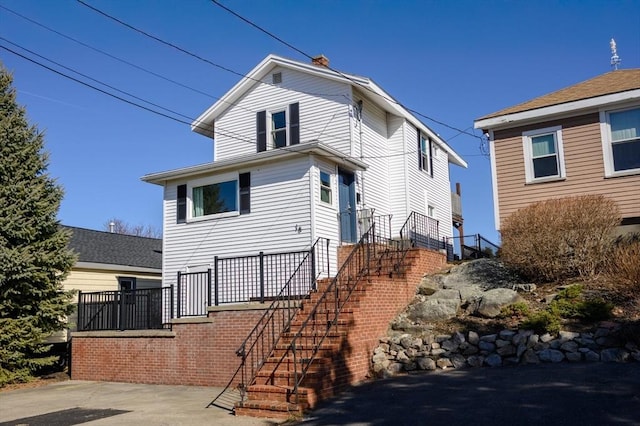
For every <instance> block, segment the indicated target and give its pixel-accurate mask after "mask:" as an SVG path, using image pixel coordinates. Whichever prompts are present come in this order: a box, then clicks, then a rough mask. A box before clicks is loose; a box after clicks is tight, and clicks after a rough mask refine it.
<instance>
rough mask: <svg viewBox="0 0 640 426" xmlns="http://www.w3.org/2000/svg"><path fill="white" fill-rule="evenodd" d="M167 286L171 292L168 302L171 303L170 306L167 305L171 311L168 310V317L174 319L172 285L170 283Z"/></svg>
mask: <svg viewBox="0 0 640 426" xmlns="http://www.w3.org/2000/svg"><path fill="white" fill-rule="evenodd" d="M169 288H170V289H171V294H170V295H169V301H170V302H169V303H171V306H169V308H170V309H171V311H170V312H169V317H170V319H174V318H175V316H174V314H173V310H174V304H173V302H174V298H173V285H170V286H169Z"/></svg>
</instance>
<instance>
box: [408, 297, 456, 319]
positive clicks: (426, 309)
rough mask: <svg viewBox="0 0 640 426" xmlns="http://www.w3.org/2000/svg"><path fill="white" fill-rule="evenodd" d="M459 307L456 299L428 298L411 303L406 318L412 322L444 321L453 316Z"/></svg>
mask: <svg viewBox="0 0 640 426" xmlns="http://www.w3.org/2000/svg"><path fill="white" fill-rule="evenodd" d="M459 308H460V298H458V299H429V300H425V301H423V302H418V303H415V304H413V305H411V306H410V307H409V309H408V311H407V318H408V319H409V320H411V321H414V322H421V323H425V322H433V321H444V320H448V319H451V318H454V317H455V316H456V314H457V313H458V309H459Z"/></svg>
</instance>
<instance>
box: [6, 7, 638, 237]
mask: <svg viewBox="0 0 640 426" xmlns="http://www.w3.org/2000/svg"><path fill="white" fill-rule="evenodd" d="M86 1H87V3H89V4H91V5H93V6H95V7H97V8H99V9H101V10H103V11H105V12H107V13H109V14H111V15H113V16H115V17H117V18H119V19H121V20H123V21H125V22H127V23H129V24H131V25H133V26H136V27H138V28H140V29H142V30H145V31H147V32H149V33H151V34H153V35H155V36H158V37H160V38H162V39H164V40H166V41H169V42H171V43H173V44H175V45H178V46H180V47H183V48H185V49H186V50H189V51H191V52H194V53H197V54H198V55H200V56H202V57H204V58H207V59H208V60H210V61H212V62H215V63H217V64H220V65H222V66H224V67H227V68H230V69H232V70H235V71H237V72H239V73H243V74H244V73H246V72H248V71H249V70H251V69H252V68H253V67H254V66H255V65H256V64H257V63H258V62H259V61H260V60H262V59H263V58H264V57H265V56H267V55H268V54H269V53H275V54H278V55H282V56H286V57H290V58H293V59H297V60H302V61H306V60H307V59H306V58H305V57H303V56H302V55H300V54H299V53H297V52H295V51H294V50H292V49H290V48H289V47H287V46H284V45H283V44H281V43H279V42H277V41H276V40H273V39H272V38H269V37H268V36H267V35H265V34H263V33H261V32H259V31H258V30H256V29H255V28H252V27H250V26H249V25H247V24H246V23H244V22H242V21H240V20H239V19H237V18H236V17H234V16H232V15H230V14H229V13H228V12H226V11H224V10H222V9H221V8H219V7H217V6H216V5H215V4H213V3H212V2H211V1H208V0H189V1H178V0H162V1H146V0H139V1H125V0H114V1H103V0H86ZM221 2H222V3H223V4H225V5H226V6H228V7H230V8H231V9H233V10H235V11H236V12H238V13H239V14H241V15H243V16H245V17H246V18H248V19H250V20H252V21H254V22H256V23H257V24H259V25H260V26H263V27H264V28H266V29H268V30H269V31H271V32H273V33H275V34H276V35H278V36H279V37H281V38H282V39H284V40H286V41H287V42H289V43H290V44H292V45H294V46H295V47H297V48H298V49H300V50H302V51H304V52H306V53H308V54H310V55H316V54H320V53H322V54H324V55H325V56H327V57H328V58H329V59H330V61H331V66H332V67H333V68H336V69H339V70H341V71H344V72H349V73H354V74H360V75H365V76H368V77H370V78H372V79H373V80H375V81H376V82H377V83H378V84H379V85H381V86H382V87H383V88H384V89H385V90H387V91H388V92H389V93H390V94H391V95H393V96H394V97H395V98H396V99H398V100H399V101H400V102H402V103H403V104H404V105H406V106H408V107H409V108H411V109H414V110H417V111H420V112H421V113H423V114H425V115H427V116H429V117H433V118H435V119H437V120H439V121H442V122H445V123H447V124H449V125H451V126H453V127H456V128H459V129H466V130H469V131H472V130H471V129H472V126H473V120H474V119H476V118H478V117H480V116H483V115H486V114H488V113H491V112H494V111H497V110H499V109H502V108H505V107H508V106H511V105H515V104H518V103H520V102H523V101H526V100H529V99H532V98H534V97H537V96H540V95H543V94H546V93H549V92H551V91H554V90H558V89H561V88H563V87H566V86H569V85H572V84H575V83H578V82H580V81H583V80H586V79H589V78H591V77H594V76H596V75H599V74H602V73H605V72H608V71H609V70H610V69H611V67H610V64H609V59H610V56H611V54H610V50H609V40H610V39H611V37H614V38H615V39H616V42H617V44H618V54H619V55H620V57H621V58H622V66H621V67H622V68H638V67H640V1H638V0H635V1H615V0H614V1H562V2H553V1H402V0H395V1H334V0H327V1H310V0H296V1H290V0H282V1H247V0H221ZM0 6H3V7H6V8H9V9H11V10H13V11H15V12H17V13H19V14H21V15H24V16H25V17H28V18H29V19H32V20H34V21H37V22H39V23H40V24H43V25H45V26H47V27H50V28H52V29H54V30H56V31H58V32H60V33H63V34H65V35H68V36H70V37H73V38H75V39H77V40H80V41H81V42H83V43H85V44H88V45H90V46H92V47H95V48H97V49H100V50H103V51H106V52H108V53H109V54H111V55H114V56H117V57H119V58H121V59H123V60H125V61H128V62H131V63H134V64H136V65H138V66H140V67H143V68H146V69H148V70H151V71H153V72H155V73H158V74H161V75H163V76H165V77H168V78H170V79H172V80H174V81H177V82H179V83H180V84H182V85H185V86H188V87H190V88H193V89H196V90H197V91H194V90H190V89H186V88H184V87H180V86H177V85H174V84H171V83H169V82H167V81H165V80H162V79H159V78H156V77H154V76H151V75H149V74H147V73H144V72H142V71H140V70H138V69H135V68H132V67H130V66H128V65H125V64H123V63H121V62H118V61H116V60H113V59H111V58H109V57H106V56H103V55H101V54H98V53H96V52H95V51H93V50H90V49H87V48H85V47H82V46H81V45H78V44H76V43H74V42H72V41H70V40H68V39H65V38H63V37H60V36H59V35H56V34H55V33H52V32H50V31H48V30H45V29H43V28H42V27H39V26H37V25H35V24H33V23H30V22H28V21H26V20H24V19H23V18H20V17H18V16H16V15H14V14H12V13H10V12H8V11H7V10H4V9H0V36H1V37H3V38H4V39H6V40H9V41H10V42H12V43H15V44H18V45H20V46H21V47H24V48H27V49H30V50H32V51H34V52H36V53H37V54H39V55H42V56H44V57H46V58H48V59H51V60H54V61H56V62H58V63H61V64H63V65H65V66H67V67H70V68H73V69H74V70H77V71H79V72H82V73H83V74H86V75H88V76H90V77H92V78H94V79H97V80H100V81H102V82H104V83H107V84H109V85H111V86H114V87H117V88H118V89H120V90H123V91H126V92H129V93H131V94H133V95H135V96H138V97H140V98H143V99H145V100H148V101H150V102H153V103H155V104H158V105H160V106H163V107H165V108H168V109H171V110H173V111H176V112H179V113H181V114H183V115H185V116H187V117H191V118H195V117H197V116H198V115H199V114H200V113H201V112H203V111H204V110H205V109H206V108H207V107H209V106H210V105H211V104H212V103H213V102H215V98H214V97H219V96H222V95H223V94H224V93H225V92H226V91H227V90H228V89H230V88H231V86H232V85H233V84H235V83H236V82H237V81H238V79H239V77H238V76H237V75H234V74H232V73H230V72H227V71H223V70H221V69H219V68H215V67H213V66H211V65H208V64H206V63H204V62H201V61H198V60H197V59H194V58H192V57H189V56H187V55H184V54H183V53H180V52H178V51H176V50H173V49H171V48H169V47H167V46H164V45H161V44H159V43H158V42H155V41H153V40H150V39H149V38H146V37H144V36H142V35H140V34H138V33H135V32H133V31H131V30H130V29H127V28H126V27H124V26H122V25H119V24H117V23H114V22H113V21H110V20H108V19H105V18H104V17H103V16H100V15H99V14H97V13H95V12H94V11H91V10H90V9H88V8H87V7H85V6H83V5H81V4H80V3H78V2H76V1H74V0H61V1H55V2H54V1H44V0H41V1H35V0H0ZM0 44H1V45H4V46H7V47H9V48H11V49H13V50H16V51H20V52H22V51H21V50H19V49H17V48H15V46H13V45H11V44H9V43H8V42H6V41H4V40H0ZM26 55H27V56H29V57H33V55H31V54H28V53H27V54H26ZM36 59H37V60H38V61H40V62H43V63H46V62H45V61H43V60H42V59H39V58H36ZM0 60H1V61H2V62H3V63H4V66H5V67H7V68H8V69H9V70H10V71H12V72H13V75H14V86H15V88H16V89H17V91H18V101H19V102H20V103H21V104H22V105H24V106H26V108H27V112H28V117H29V119H30V121H31V122H32V123H33V124H36V125H37V126H38V127H39V129H41V130H42V131H44V133H45V140H46V148H47V150H48V152H49V153H50V166H49V172H50V174H51V175H52V176H53V177H55V178H56V179H57V180H58V182H59V183H60V184H62V186H63V187H64V189H65V198H64V201H63V203H62V206H61V208H60V213H59V218H60V220H61V221H62V222H63V223H64V224H67V225H72V226H80V227H86V228H93V229H102V228H103V225H104V223H105V222H106V221H107V220H108V219H109V218H111V217H117V218H120V219H122V220H124V221H126V222H128V223H130V224H132V225H138V224H144V225H151V226H154V227H156V228H159V229H160V228H161V226H162V189H161V188H160V187H158V186H155V185H151V184H147V183H144V182H142V181H140V177H141V176H142V175H144V174H147V173H151V172H157V171H162V170H168V169H174V168H178V167H183V166H189V165H194V164H200V163H204V162H208V161H211V160H212V155H213V151H212V145H211V141H210V140H209V139H207V138H205V137H203V136H199V135H196V134H194V133H192V132H191V131H190V129H189V126H188V125H186V124H182V123H178V122H175V121H172V120H169V119H167V118H163V117H160V116H157V115H154V114H152V113H149V112H147V111H143V110H141V109H138V108H136V107H133V106H130V105H128V104H126V103H124V102H121V101H118V100H115V99H113V98H110V97H108V96H105V95H103V94H101V93H98V92H96V91H94V90H92V89H89V88H86V87H84V86H81V85H79V84H78V83H75V82H72V81H69V80H67V79H65V78H63V77H60V76H58V75H56V74H54V73H52V72H50V71H47V70H45V69H42V68H40V67H38V66H37V65H34V64H32V63H30V62H28V61H26V60H24V59H22V58H19V57H17V56H14V55H13V54H11V53H8V52H7V51H5V50H2V49H0ZM50 66H51V67H53V68H55V69H60V68H59V67H58V66H56V65H50ZM61 71H62V72H64V73H67V74H72V73H70V72H69V71H67V70H61ZM77 78H79V79H81V80H83V81H87V80H86V79H85V78H84V77H77ZM90 83H91V84H94V85H95V83H93V82H90ZM106 90H109V91H112V92H113V90H111V89H106ZM198 91H199V92H204V93H205V94H202V93H198ZM121 96H122V95H121ZM124 97H126V96H124ZM181 119H183V120H185V121H190V120H189V119H184V118H181ZM423 121H424V122H425V124H427V125H428V126H430V127H431V128H432V129H434V130H435V131H436V132H438V133H439V134H440V135H441V136H442V137H443V138H444V139H445V140H446V141H448V142H449V144H450V145H451V146H452V147H453V148H454V149H455V150H456V151H457V152H458V153H460V154H461V155H462V156H463V158H465V159H466V160H467V162H468V163H469V168H468V169H461V168H459V167H455V166H452V167H451V182H452V184H454V183H455V182H460V183H461V184H462V190H463V212H464V216H465V231H467V233H477V232H479V233H481V234H483V235H487V236H488V237H489V238H490V239H493V240H497V239H498V237H497V233H496V232H495V229H494V221H493V202H492V193H491V176H490V166H489V160H488V159H487V158H486V157H484V156H482V155H481V152H480V149H479V140H478V139H476V138H473V137H470V136H467V135H464V134H459V133H458V132H457V131H455V130H451V129H449V128H447V127H444V126H441V125H438V124H436V123H435V122H431V121H429V120H423ZM478 134H479V132H478Z"/></svg>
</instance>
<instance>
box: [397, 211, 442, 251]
mask: <svg viewBox="0 0 640 426" xmlns="http://www.w3.org/2000/svg"><path fill="white" fill-rule="evenodd" d="M400 238H401V239H403V240H409V241H410V243H411V246H412V247H421V248H427V249H432V250H440V249H444V248H445V242H444V241H443V240H441V239H440V223H439V222H438V220H437V219H434V218H432V217H429V216H425V215H423V214H420V213H417V212H411V214H410V215H409V217H408V218H407V220H406V221H405V223H404V225H403V226H402V229H401V230H400Z"/></svg>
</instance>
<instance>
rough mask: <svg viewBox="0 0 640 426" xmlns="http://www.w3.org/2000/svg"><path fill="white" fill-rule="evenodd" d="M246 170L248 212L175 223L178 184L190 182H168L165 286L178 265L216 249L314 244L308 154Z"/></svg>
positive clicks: (199, 262)
mask: <svg viewBox="0 0 640 426" xmlns="http://www.w3.org/2000/svg"><path fill="white" fill-rule="evenodd" d="M246 171H249V172H251V213H249V214H246V215H239V216H234V217H225V218H221V219H215V218H214V219H211V220H204V221H199V222H192V223H180V224H176V221H175V214H176V186H177V185H178V184H182V183H186V182H172V183H169V184H168V185H167V186H166V187H165V193H164V226H165V228H164V242H165V244H164V251H163V282H164V285H165V286H167V285H170V284H175V281H176V274H177V272H178V271H183V272H184V271H186V269H187V268H193V267H198V266H200V267H202V266H203V265H204V266H206V265H209V264H212V262H213V259H214V256H216V255H217V256H225V257H228V256H241V255H251V254H257V253H258V252H260V251H264V252H265V253H275V252H280V251H293V250H303V249H306V248H309V247H310V244H311V238H312V235H311V217H310V211H311V206H310V202H311V197H310V193H309V191H310V185H309V160H308V158H307V157H306V156H304V157H303V156H300V158H297V159H294V160H289V161H286V162H280V163H277V164H272V165H264V166H261V167H259V168H257V169H252V170H246ZM242 172H244V170H243V171H242ZM298 229H300V232H298Z"/></svg>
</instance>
